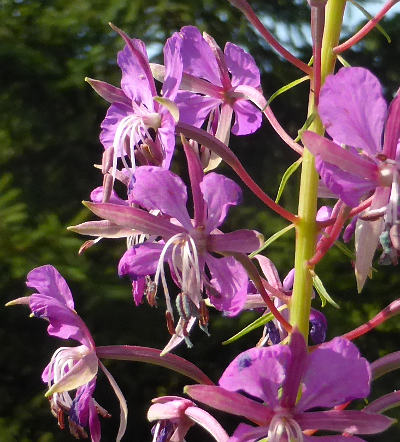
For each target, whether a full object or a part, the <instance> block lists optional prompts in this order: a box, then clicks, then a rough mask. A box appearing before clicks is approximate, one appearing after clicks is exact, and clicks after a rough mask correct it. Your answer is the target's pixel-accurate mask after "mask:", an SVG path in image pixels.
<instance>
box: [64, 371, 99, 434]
mask: <svg viewBox="0 0 400 442" xmlns="http://www.w3.org/2000/svg"><path fill="white" fill-rule="evenodd" d="M95 387H96V380H95V379H92V380H91V381H90V382H89V383H87V384H85V385H83V386H82V387H79V388H78V390H77V391H76V395H75V398H74V400H73V401H72V405H71V409H70V412H69V417H70V419H72V421H73V422H75V423H76V424H78V425H80V426H82V427H86V426H87V424H88V422H89V413H90V402H93V399H92V395H93V392H94V389H95Z"/></svg>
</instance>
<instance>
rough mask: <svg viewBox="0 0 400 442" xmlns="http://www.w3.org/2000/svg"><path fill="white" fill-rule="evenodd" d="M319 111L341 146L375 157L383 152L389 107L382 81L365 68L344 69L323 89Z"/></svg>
mask: <svg viewBox="0 0 400 442" xmlns="http://www.w3.org/2000/svg"><path fill="white" fill-rule="evenodd" d="M318 112H319V114H320V116H321V120H322V122H323V123H324V126H325V128H326V130H327V132H328V133H329V135H330V136H331V137H332V138H333V139H334V140H336V141H337V142H339V143H344V144H347V145H349V146H353V147H357V148H361V149H363V150H364V151H365V152H366V153H368V154H370V155H372V156H374V155H375V154H377V153H379V152H380V151H381V137H382V131H383V126H384V123H385V120H386V112H387V105H386V101H385V99H384V98H383V94H382V87H381V85H380V83H379V81H378V79H377V78H376V77H375V76H374V75H373V74H372V73H371V72H370V71H368V70H367V69H364V68H342V69H340V70H339V72H338V73H337V74H336V75H329V76H328V77H327V79H326V81H325V84H324V86H323V87H322V89H321V94H320V101H319V106H318Z"/></svg>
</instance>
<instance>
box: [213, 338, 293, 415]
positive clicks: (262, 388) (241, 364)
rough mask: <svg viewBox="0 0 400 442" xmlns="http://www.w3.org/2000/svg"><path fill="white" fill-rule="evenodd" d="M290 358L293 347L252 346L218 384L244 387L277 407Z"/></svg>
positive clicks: (233, 363) (233, 362)
mask: <svg viewBox="0 0 400 442" xmlns="http://www.w3.org/2000/svg"><path fill="white" fill-rule="evenodd" d="M289 359H290V350H289V348H288V347H286V346H283V345H274V346H272V347H261V348H252V349H250V350H247V351H245V352H243V353H241V354H240V355H239V356H237V357H236V358H235V359H234V360H233V361H232V362H231V363H230V364H229V365H228V367H227V368H226V370H225V371H224V373H223V374H222V376H221V379H220V380H219V384H220V385H221V387H223V388H225V389H226V390H229V391H240V390H243V391H245V392H246V393H248V394H250V395H251V396H253V397H256V398H259V399H261V400H262V401H264V402H265V403H266V404H267V405H268V406H269V407H271V408H274V407H276V406H277V405H278V392H279V389H280V387H281V385H282V382H283V381H284V378H285V367H286V365H287V363H288V361H289ZM266 410H268V408H267V407H266Z"/></svg>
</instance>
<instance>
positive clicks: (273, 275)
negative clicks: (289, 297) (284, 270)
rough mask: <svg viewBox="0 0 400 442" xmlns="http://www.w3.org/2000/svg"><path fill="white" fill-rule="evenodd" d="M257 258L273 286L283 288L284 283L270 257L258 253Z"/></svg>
mask: <svg viewBox="0 0 400 442" xmlns="http://www.w3.org/2000/svg"><path fill="white" fill-rule="evenodd" d="M255 258H256V259H257V261H258V263H259V264H260V267H261V270H262V272H263V273H264V276H265V277H266V278H267V281H268V282H269V283H270V284H271V285H272V286H273V287H275V288H277V289H282V283H281V280H280V278H279V274H278V271H277V270H276V267H275V265H274V263H273V262H272V261H271V260H270V259H269V258H267V257H266V256H263V255H256V256H255Z"/></svg>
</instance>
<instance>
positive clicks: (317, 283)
mask: <svg viewBox="0 0 400 442" xmlns="http://www.w3.org/2000/svg"><path fill="white" fill-rule="evenodd" d="M312 279H313V285H314V288H315V290H316V291H317V293H318V295H319V297H320V298H321V304H322V307H325V305H326V303H327V302H329V304H331V305H333V306H334V307H335V308H340V306H339V304H337V303H336V302H335V301H334V300H333V299H332V298H331V297H330V296H329V293H328V292H327V291H326V288H325V287H324V284H323V283H322V281H321V280H320V278H319V276H318V275H317V274H316V273H315V272H312Z"/></svg>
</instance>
